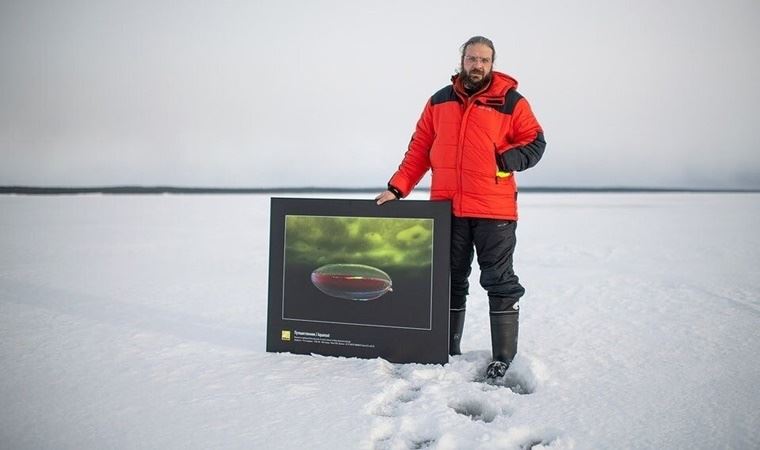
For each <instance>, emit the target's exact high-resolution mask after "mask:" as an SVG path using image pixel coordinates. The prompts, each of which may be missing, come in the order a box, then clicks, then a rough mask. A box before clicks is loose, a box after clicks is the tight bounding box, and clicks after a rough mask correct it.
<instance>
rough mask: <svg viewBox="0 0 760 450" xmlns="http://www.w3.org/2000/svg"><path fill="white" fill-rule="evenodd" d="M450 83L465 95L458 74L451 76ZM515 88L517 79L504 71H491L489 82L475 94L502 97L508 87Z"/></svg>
mask: <svg viewBox="0 0 760 450" xmlns="http://www.w3.org/2000/svg"><path fill="white" fill-rule="evenodd" d="M451 83H452V84H453V85H454V89H455V90H456V91H457V92H458V93H459V94H460V95H463V96H466V95H467V94H465V91H464V86H463V85H462V79H461V77H460V76H459V74H456V75H454V76H452V77H451ZM513 88H514V89H517V80H516V79H514V78H512V77H511V76H509V75H507V74H506V73H502V72H497V71H495V70H494V71H491V84H489V85H488V87H487V88H486V89H485V90H484V91H481V92H480V93H479V94H477V95H487V96H495V97H503V96H504V95H506V94H507V91H508V90H510V89H513Z"/></svg>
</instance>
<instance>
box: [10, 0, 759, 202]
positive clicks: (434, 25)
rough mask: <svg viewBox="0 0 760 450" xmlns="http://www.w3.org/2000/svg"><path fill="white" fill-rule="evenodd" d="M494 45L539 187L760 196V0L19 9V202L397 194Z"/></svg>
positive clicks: (13, 125) (13, 81)
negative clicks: (133, 189)
mask: <svg viewBox="0 0 760 450" xmlns="http://www.w3.org/2000/svg"><path fill="white" fill-rule="evenodd" d="M478 34H480V35H484V36H487V37H489V38H491V39H492V40H493V41H494V43H495V45H496V51H497V58H496V63H495V69H496V70H499V71H503V72H506V73H509V74H510V75H512V76H513V77H515V78H516V79H517V80H518V81H519V83H520V85H519V91H520V92H521V93H522V94H523V95H524V96H525V97H526V98H527V99H528V100H529V101H530V103H531V105H532V107H533V110H534V112H535V113H536V116H537V117H538V119H539V121H540V122H541V124H542V126H543V128H544V130H545V134H546V138H547V141H548V146H547V150H546V153H545V156H544V159H543V160H542V161H541V163H539V165H538V166H536V167H535V168H533V169H531V170H529V171H527V172H525V173H523V174H520V175H519V176H518V180H519V182H520V184H521V185H523V186H655V187H697V188H701V187H739V188H760V138H758V124H760V87H759V86H758V80H760V48H759V44H760V2H758V1H757V0H747V1H739V0H729V1H714V2H705V1H667V0H663V1H654V0H651V1H649V0H644V1H636V2H629V1H587V2H567V1H561V0H556V1H521V2H512V1H479V2H471V3H468V2H463V1H461V0H459V1H430V2H420V1H409V0H404V1H385V0H383V1H380V0H376V1H372V2H361V1H348V0H346V1H337V0H336V1H313V2H312V1H287V0H286V1H277V2H275V1H256V0H230V1H217V2H210V1H181V2H175V1H162V0H158V1H153V0H151V1H145V0H124V1H113V0H101V1H86V2H85V1H77V0H70V1H58V0H54V1H37V0H26V1H24V0H16V1H12V0H11V1H9V0H3V1H2V3H0V184H2V185H18V184H23V185H44V186H83V185H123V184H131V185H156V184H161V185H181V186H229V187H243V186H244V187H277V186H341V187H364V186H369V187H373V186H383V185H384V184H385V183H386V181H387V180H388V178H389V177H390V176H391V174H392V173H393V171H394V170H395V168H396V167H397V166H398V163H399V162H400V161H401V158H402V156H403V154H404V151H405V150H406V146H407V144H408V141H409V138H410V136H411V133H412V131H413V129H414V125H415V123H416V121H417V118H418V117H419V115H420V113H421V111H422V107H423V106H424V104H425V102H426V101H427V99H428V98H429V97H430V95H432V94H433V93H434V92H435V91H437V90H438V89H440V88H441V87H443V86H444V85H446V84H447V83H449V78H450V76H451V75H452V74H453V73H454V71H455V69H456V68H457V66H458V63H459V47H460V45H461V44H462V43H463V42H464V41H465V40H467V39H468V38H469V37H470V36H473V35H478ZM423 184H427V180H425V181H423Z"/></svg>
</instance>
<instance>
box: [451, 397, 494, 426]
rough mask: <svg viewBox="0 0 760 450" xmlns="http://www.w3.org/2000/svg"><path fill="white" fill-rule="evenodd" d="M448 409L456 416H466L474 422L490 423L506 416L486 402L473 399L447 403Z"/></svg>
mask: <svg viewBox="0 0 760 450" xmlns="http://www.w3.org/2000/svg"><path fill="white" fill-rule="evenodd" d="M449 407H450V408H451V409H453V410H454V411H456V412H457V413H458V414H461V415H463V416H467V417H469V418H470V419H472V420H474V421H480V422H485V423H491V422H493V421H494V420H496V418H497V417H499V416H501V415H506V413H505V411H504V410H503V409H502V408H500V407H498V406H496V405H494V404H493V403H489V402H487V401H483V400H478V399H475V398H470V399H464V400H458V401H455V402H451V403H449Z"/></svg>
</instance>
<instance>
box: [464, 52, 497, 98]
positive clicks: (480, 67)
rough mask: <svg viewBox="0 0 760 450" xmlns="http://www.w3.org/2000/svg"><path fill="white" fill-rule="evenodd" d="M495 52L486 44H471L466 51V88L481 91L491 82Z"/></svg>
mask: <svg viewBox="0 0 760 450" xmlns="http://www.w3.org/2000/svg"><path fill="white" fill-rule="evenodd" d="M492 69H493V51H491V47H489V46H487V45H485V44H471V45H468V46H467V48H465V49H464V56H462V75H463V77H464V78H463V81H464V84H465V86H466V87H469V88H476V89H478V90H479V89H481V88H483V86H485V85H486V84H488V82H489V81H491V70H492Z"/></svg>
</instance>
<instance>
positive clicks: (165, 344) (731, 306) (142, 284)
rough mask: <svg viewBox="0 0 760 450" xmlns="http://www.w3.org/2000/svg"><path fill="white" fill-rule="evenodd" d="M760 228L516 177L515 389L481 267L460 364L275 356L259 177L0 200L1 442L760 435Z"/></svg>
mask: <svg viewBox="0 0 760 450" xmlns="http://www.w3.org/2000/svg"><path fill="white" fill-rule="evenodd" d="M323 197H324V195H323ZM343 197H347V196H343ZM350 197H353V198H362V197H364V198H370V197H371V196H361V195H352V196H350ZM415 198H423V196H422V195H418V196H417V197H415ZM758 230H760V195H758V194H585V195H580V194H522V195H521V220H520V223H519V226H518V250H517V255H516V269H517V272H518V274H519V275H520V277H521V280H522V282H523V284H524V285H525V286H526V288H527V294H526V297H524V300H523V301H522V302H521V306H522V308H521V311H522V315H521V335H520V348H519V355H518V357H517V359H516V360H515V362H514V364H513V366H512V368H511V369H510V372H509V377H510V378H509V380H510V382H509V383H508V384H509V386H507V387H502V386H491V385H487V384H484V383H482V382H481V381H480V379H481V378H482V373H483V369H484V367H485V365H486V363H487V362H488V359H489V349H490V340H489V334H488V325H487V324H488V317H487V316H488V314H487V300H486V295H485V292H484V291H482V289H481V288H480V287H479V286H478V285H477V277H478V271H477V269H476V270H475V271H474V273H473V278H472V281H473V288H472V295H471V297H470V300H469V304H468V308H469V309H468V317H467V322H466V325H465V333H464V339H463V341H462V347H463V351H464V354H463V355H462V356H459V357H456V358H453V359H452V361H451V362H450V363H449V364H447V365H445V366H439V365H418V364H408V365H396V364H391V363H389V362H387V361H383V360H359V359H346V358H331V357H323V356H297V355H290V354H268V353H266V352H265V351H264V347H265V338H264V335H265V328H266V301H267V270H268V269H267V267H268V238H269V197H268V196H264V195H248V196H247V195H239V196H234V195H231V196H213V195H196V196H172V195H158V196H102V195H89V196H63V197H28V196H1V197H0V405H2V406H1V407H0V448H3V449H6V448H7V449H27V448H28V449H83V448H88V449H102V448H203V449H207V448H246V449H291V448H310V449H311V448H314V449H354V448H366V449H373V448H377V449H384V448H389V449H396V448H398V449H405V448H437V449H471V448H505V449H510V448H514V449H517V448H530V447H531V446H533V447H534V448H552V449H565V448H578V449H603V448H609V449H621V448H626V449H627V448H706V449H713V448H736V449H756V448H760V389H758V387H757V385H758V382H760V357H759V355H760V232H759V231H758Z"/></svg>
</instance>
